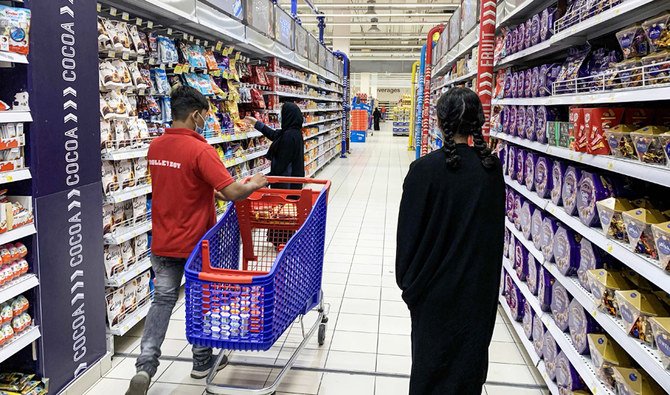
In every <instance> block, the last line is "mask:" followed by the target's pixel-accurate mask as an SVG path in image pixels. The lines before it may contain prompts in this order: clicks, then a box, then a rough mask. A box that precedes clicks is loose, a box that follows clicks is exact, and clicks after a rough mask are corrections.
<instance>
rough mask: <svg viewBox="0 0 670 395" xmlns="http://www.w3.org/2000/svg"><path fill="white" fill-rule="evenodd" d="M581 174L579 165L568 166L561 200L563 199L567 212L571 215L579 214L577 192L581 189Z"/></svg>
mask: <svg viewBox="0 0 670 395" xmlns="http://www.w3.org/2000/svg"><path fill="white" fill-rule="evenodd" d="M581 174H582V172H581V169H579V168H578V167H575V166H568V168H567V169H566V170H565V175H564V177H563V187H562V189H561V200H562V201H563V208H564V209H565V212H566V213H568V214H570V215H575V214H577V193H578V191H579V180H580V178H581Z"/></svg>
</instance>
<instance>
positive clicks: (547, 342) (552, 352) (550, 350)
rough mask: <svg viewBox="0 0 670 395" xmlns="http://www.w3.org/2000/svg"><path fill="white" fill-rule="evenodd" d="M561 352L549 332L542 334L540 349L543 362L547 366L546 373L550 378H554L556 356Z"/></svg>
mask: <svg viewBox="0 0 670 395" xmlns="http://www.w3.org/2000/svg"><path fill="white" fill-rule="evenodd" d="M559 352H561V349H560V348H559V347H558V344H556V340H554V337H553V336H552V335H551V333H550V332H548V331H547V332H546V333H545V334H544V346H543V350H542V355H544V363H545V366H546V368H547V375H548V376H549V378H550V379H551V380H556V362H558V361H557V360H556V358H557V357H558V353H559Z"/></svg>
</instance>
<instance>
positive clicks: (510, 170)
mask: <svg viewBox="0 0 670 395" xmlns="http://www.w3.org/2000/svg"><path fill="white" fill-rule="evenodd" d="M516 150H517V147H516V146H513V145H510V146H509V148H508V149H507V174H509V177H510V178H511V179H513V180H515V179H516Z"/></svg>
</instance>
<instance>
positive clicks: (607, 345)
mask: <svg viewBox="0 0 670 395" xmlns="http://www.w3.org/2000/svg"><path fill="white" fill-rule="evenodd" d="M587 337H588V341H589V351H590V353H591V360H592V361H593V365H594V366H595V367H596V376H597V377H598V379H600V381H602V382H603V383H604V384H605V386H606V387H607V388H608V389H610V390H612V391H614V388H615V380H614V375H613V374H614V367H619V366H631V364H632V362H633V361H632V360H631V358H630V357H629V356H628V354H627V353H626V352H625V351H624V350H623V348H621V346H619V344H618V343H617V342H615V341H613V340H612V339H610V337H609V336H608V335H606V334H589V335H588V336H587Z"/></svg>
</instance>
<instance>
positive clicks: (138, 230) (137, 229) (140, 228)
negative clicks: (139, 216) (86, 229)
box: [104, 220, 151, 245]
mask: <svg viewBox="0 0 670 395" xmlns="http://www.w3.org/2000/svg"><path fill="white" fill-rule="evenodd" d="M150 230H151V220H149V221H146V222H144V223H141V224H138V225H135V226H133V227H131V228H130V229H128V231H126V232H124V233H121V234H120V235H118V236H113V235H111V234H107V235H105V236H104V241H105V244H107V245H118V244H121V243H124V242H126V241H128V240H130V239H132V238H134V237H137V236H139V235H141V234H144V233H147V232H149V231H150Z"/></svg>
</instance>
